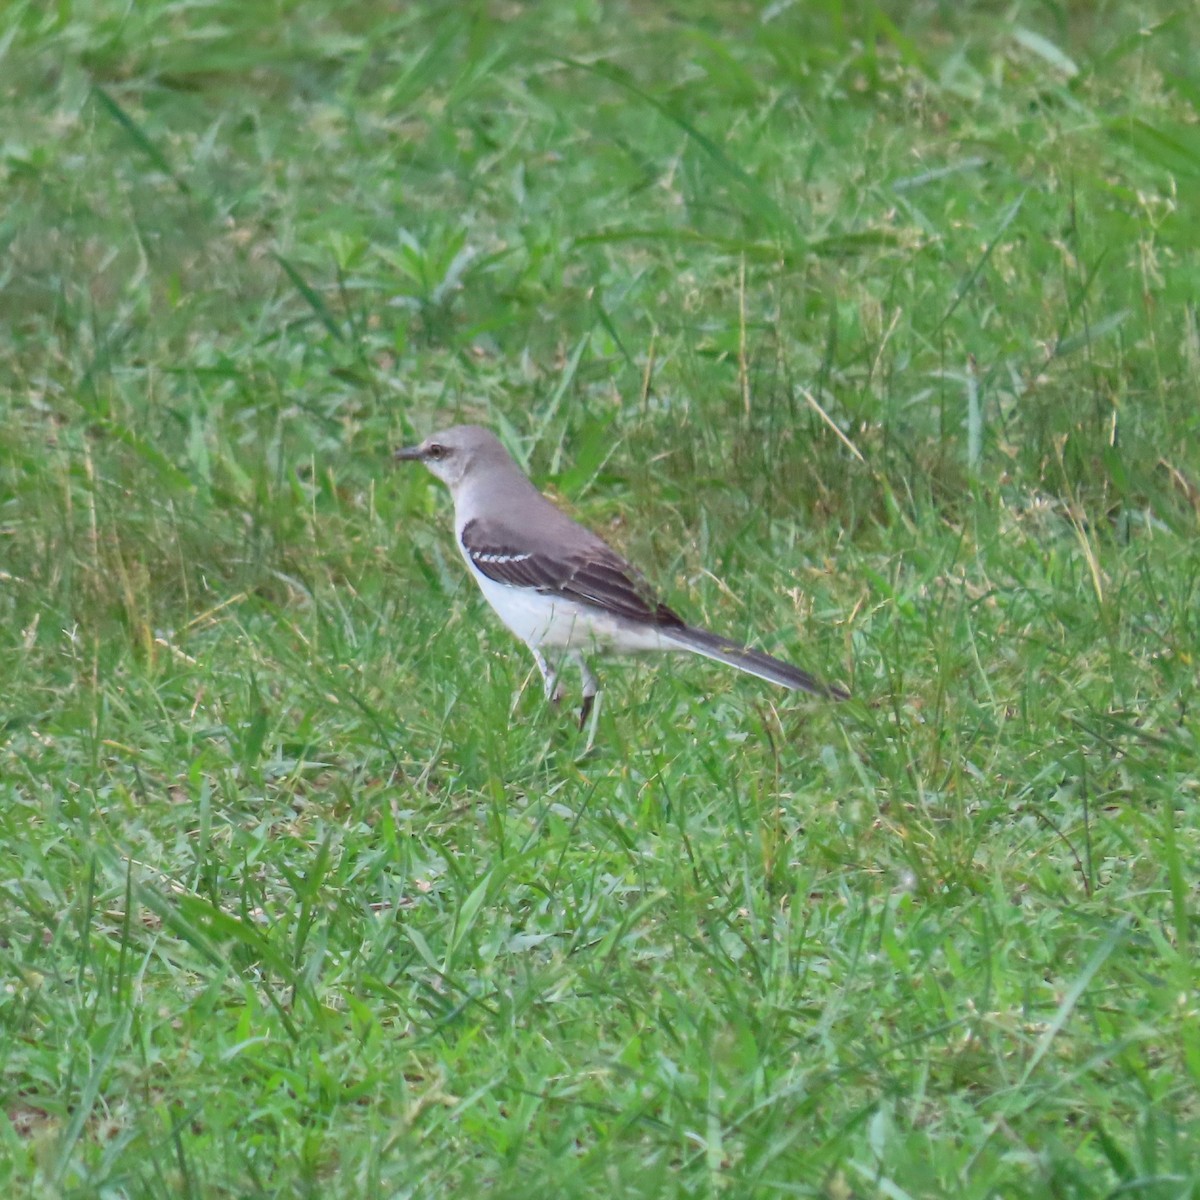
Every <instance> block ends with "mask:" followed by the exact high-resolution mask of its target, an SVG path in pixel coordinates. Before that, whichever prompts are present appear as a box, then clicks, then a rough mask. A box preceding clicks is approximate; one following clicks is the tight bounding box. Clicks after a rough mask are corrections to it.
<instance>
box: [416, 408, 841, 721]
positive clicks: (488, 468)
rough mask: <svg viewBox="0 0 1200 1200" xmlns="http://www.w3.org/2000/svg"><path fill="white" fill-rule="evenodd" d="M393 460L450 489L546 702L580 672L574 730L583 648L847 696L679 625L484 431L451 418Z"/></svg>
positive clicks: (485, 577) (475, 560)
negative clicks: (722, 668) (683, 662)
mask: <svg viewBox="0 0 1200 1200" xmlns="http://www.w3.org/2000/svg"><path fill="white" fill-rule="evenodd" d="M395 457H396V458H397V459H398V460H401V461H406V462H422V463H424V464H425V466H426V467H428V468H429V470H430V471H431V472H432V473H433V474H434V475H436V476H437V477H438V479H440V480H441V481H442V482H443V483H444V484H445V485H446V486H447V487H448V488H449V489H450V495H451V497H452V498H453V500H454V538H455V541H456V542H457V543H458V548H459V550H460V551H461V553H462V556H463V558H464V559H465V560H466V564H467V567H468V569H469V570H470V572H471V574H472V575H473V576H474V578H475V582H476V583H477V584H479V588H480V591H482V592H483V595H484V597H485V599H486V600H487V602H488V603H489V604H490V605H491V606H492V608H494V609H495V610H496V614H497V615H498V616H499V618H500V620H501V621H503V622H504V624H505V625H507V626H508V628H509V629H510V630H511V631H512V632H513V633H514V634H516V636H517V637H519V638H520V639H521V641H523V642H524V643H525V645H526V646H528V647H529V650H530V652H531V653H532V654H533V660H534V662H535V663H537V668H538V670H539V671H540V672H541V675H542V679H543V681H544V682H545V686H546V697H547V699H549V700H551V701H555V702H557V701H558V700H560V699H561V698H562V687H561V684H560V683H559V672H560V670H561V668H562V665H563V663H564V662H566V661H568V660H569V661H571V662H573V663H574V664H575V665H576V666H577V667H578V668H579V672H580V675H581V677H582V679H583V707H582V710H581V712H580V718H579V720H580V726H581V727H582V726H583V725H584V724H585V723H586V722H587V718H588V714H589V713H590V712H592V706H593V704H594V702H595V700H596V697H597V696H598V695H599V690H600V685H599V681H598V680H597V679H596V676H595V675H594V674H593V673H592V670H591V668H590V667H589V666H588V662H587V658H586V657H585V656H586V655H587V654H590V653H616V654H637V653H642V652H646V651H653V650H657V651H663V650H667V651H688V652H689V653H691V654H699V655H702V656H703V657H705V658H711V659H715V660H716V661H717V662H722V663H725V664H726V665H728V666H731V667H735V668H737V670H739V671H745V672H746V673H747V674H748V675H755V676H757V677H758V678H759V679H766V680H768V681H770V682H771V683H777V684H780V685H781V686H783V687H785V688H792V689H793V690H798V691H804V692H811V693H812V694H813V695H815V696H823V697H826V698H829V699H835V700H844V699H846V698H847V697H848V696H849V692H847V691H846V689H845V688H842V687H839V686H838V685H837V684H825V683H821V682H820V681H818V680H816V679H814V678H813V677H812V676H811V675H809V674H808V673H807V672H805V671H801V670H800V669H799V668H798V667H793V666H792V665H791V664H790V663H786V662H781V661H780V660H779V659H777V658H772V657H771V656H770V655H769V654H763V653H762V652H761V651H760V650H751V649H750V648H749V647H747V646H743V645H741V644H740V643H738V642H733V641H730V640H729V639H728V638H723V637H721V636H719V635H718V634H715V633H709V631H708V630H707V629H698V628H697V627H696V626H695V625H689V624H687V622H686V621H684V619H683V618H682V617H680V616H679V615H678V614H677V613H676V612H674V611H673V610H672V609H670V608H668V607H667V606H666V605H665V604H663V603H662V602H661V601H660V600H659V599H658V598H657V597H656V596H655V595H654V594H653V592H652V591H651V590H650V587H649V585H648V584H647V583H646V580H645V579H644V577H643V576H642V574H641V572H639V571H638V570H637V569H636V568H635V567H633V566H631V565H630V564H629V563H627V562H626V561H625V560H624V559H623V558H622V557H621V556H620V555H619V554H618V553H617V552H616V551H615V550H613V549H612V547H610V546H609V545H608V544H607V543H606V542H604V541H602V540H601V539H600V538H599V537H597V536H596V535H595V534H594V533H592V532H591V531H590V530H589V529H585V528H584V527H583V526H582V525H580V524H579V523H578V522H576V521H573V520H572V519H571V518H570V517H568V516H567V515H566V514H565V513H563V512H560V511H559V510H558V509H557V508H555V506H554V505H553V504H552V503H551V502H550V501H549V500H547V499H546V497H545V496H543V495H542V494H541V492H539V491H538V490H537V488H535V487H534V486H533V484H532V483H530V481H529V480H528V478H526V476H525V474H524V472H522V470H521V468H520V467H519V466H517V464H516V462H514V461H513V458H512V456H511V455H510V454H509V453H508V451H507V450H505V449H504V447H503V446H502V445H501V444H500V441H499V440H498V439H497V438H496V436H495V434H493V433H492V432H491V431H490V430H487V429H483V428H481V427H480V426H478V425H456V426H455V427H454V428H452V429H446V430H444V431H443V432H441V433H435V434H433V435H432V436H431V437H428V438H426V439H425V441H423V442H422V443H421V444H420V445H419V446H406V447H403V448H402V449H399V450H397V451H396V454H395ZM547 655H549V657H548V656H547ZM593 732H594V727H593Z"/></svg>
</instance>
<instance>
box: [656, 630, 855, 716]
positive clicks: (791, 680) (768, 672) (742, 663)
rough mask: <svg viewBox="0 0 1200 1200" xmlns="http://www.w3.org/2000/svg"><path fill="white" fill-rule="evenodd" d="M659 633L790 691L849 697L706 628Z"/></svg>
mask: <svg viewBox="0 0 1200 1200" xmlns="http://www.w3.org/2000/svg"><path fill="white" fill-rule="evenodd" d="M661 636H662V640H663V641H664V642H668V643H672V644H674V645H676V646H678V647H679V649H681V650H690V651H691V652H692V653H693V654H700V655H703V656H704V657H705V658H711V659H714V660H715V661H716V662H721V663H725V664H726V665H727V666H730V667H735V668H736V669H737V670H739V671H745V672H746V674H747V675H755V676H757V677H758V678H759V679H766V680H767V681H768V682H770V683H778V684H779V685H781V686H782V687H785V688H792V689H793V690H794V691H802V692H811V693H812V694H813V695H814V696H824V697H826V698H827V699H830V700H848V699H849V698H850V693H849V692H848V691H846V689H845V688H844V687H841V686H839V685H838V684H836V683H822V682H821V681H820V680H819V679H814V678H813V677H812V676H811V675H810V674H808V672H807V671H801V670H800V668H799V667H793V666H792V664H791V663H785V662H781V661H780V660H779V659H778V658H772V657H771V656H770V655H769V654H763V653H762V651H761V650H751V649H750V648H749V647H748V646H742V645H739V644H738V643H737V642H731V641H730V640H729V639H728V638H723V637H720V636H718V635H717V634H715V633H709V632H708V630H707V629H697V628H695V627H694V626H691V625H688V626H685V627H684V628H683V629H679V630H675V629H672V630H671V631H670V632H669V633H668V632H666V631H665V630H664V631H663V633H662V635H661Z"/></svg>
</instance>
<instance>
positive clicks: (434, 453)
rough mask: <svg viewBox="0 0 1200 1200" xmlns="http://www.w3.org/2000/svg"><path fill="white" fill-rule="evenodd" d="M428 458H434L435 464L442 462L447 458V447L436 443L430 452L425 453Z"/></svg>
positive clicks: (430, 448)
mask: <svg viewBox="0 0 1200 1200" xmlns="http://www.w3.org/2000/svg"><path fill="white" fill-rule="evenodd" d="M425 457H426V458H432V459H433V461H434V462H440V461H441V460H442V459H443V458H445V457H446V447H445V446H441V445H439V444H438V443H437V442H434V443H433V445H432V446H430V447H429V449H428V450H426V451H425Z"/></svg>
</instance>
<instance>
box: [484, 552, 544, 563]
mask: <svg viewBox="0 0 1200 1200" xmlns="http://www.w3.org/2000/svg"><path fill="white" fill-rule="evenodd" d="M532 557H533V555H532V554H476V553H474V552H473V553H472V554H471V558H472V559H473V560H474V561H475V562H479V563H518V562H524V561H525V560H526V559H527V558H532Z"/></svg>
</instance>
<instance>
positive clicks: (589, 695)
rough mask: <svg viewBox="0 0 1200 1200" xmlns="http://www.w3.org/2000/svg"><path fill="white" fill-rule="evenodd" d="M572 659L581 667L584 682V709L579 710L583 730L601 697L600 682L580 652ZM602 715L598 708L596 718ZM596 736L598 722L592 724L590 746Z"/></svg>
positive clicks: (597, 707) (572, 654)
mask: <svg viewBox="0 0 1200 1200" xmlns="http://www.w3.org/2000/svg"><path fill="white" fill-rule="evenodd" d="M571 657H572V658H573V659H574V660H575V662H576V664H577V665H578V667H579V676H580V678H581V679H582V680H583V707H582V708H581V709H580V710H579V728H580V729H582V728H583V727H584V726H585V725H586V724H587V719H588V716H589V715H590V714H591V712H592V708H593V706H595V705H596V701H597V700H598V699H599V696H600V680H598V679H597V678H596V676H595V675H594V674H593V673H592V669H591V667H589V666H588V665H587V659H585V658H584V657H583V655H582V654H580V653H579V651H578V650H574V651H572V652H571ZM599 715H600V709H599V706H596V716H597V718H598V717H599ZM595 736H596V722H595V721H593V722H592V732H591V737H589V739H588V745H589V746H590V745H591V741H592V738H594V737H595Z"/></svg>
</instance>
